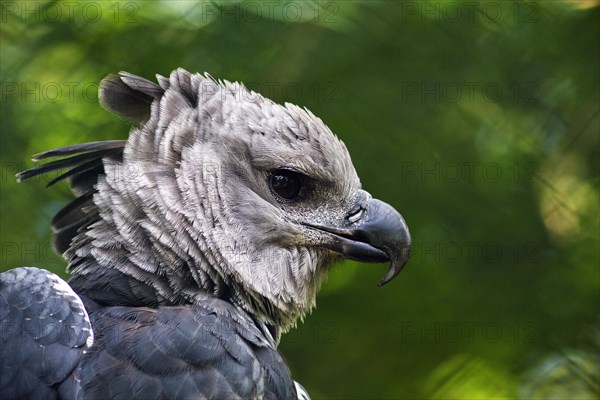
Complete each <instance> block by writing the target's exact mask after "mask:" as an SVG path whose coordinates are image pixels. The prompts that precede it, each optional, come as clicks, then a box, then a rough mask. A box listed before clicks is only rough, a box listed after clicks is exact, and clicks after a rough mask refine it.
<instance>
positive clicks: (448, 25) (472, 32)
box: [0, 1, 600, 399]
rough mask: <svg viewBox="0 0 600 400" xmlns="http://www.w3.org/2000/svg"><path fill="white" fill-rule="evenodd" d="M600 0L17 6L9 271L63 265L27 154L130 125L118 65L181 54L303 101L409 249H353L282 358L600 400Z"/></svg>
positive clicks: (415, 379) (3, 66)
mask: <svg viewBox="0 0 600 400" xmlns="http://www.w3.org/2000/svg"><path fill="white" fill-rule="evenodd" d="M598 3H599V2H598V1H542V2H525V1H496V2H486V1H471V2H457V1H451V2H437V1H419V2H390V1H369V2H357V1H344V2H327V1H323V2H315V1H285V2H282V1H250V2H245V3H239V2H234V1H228V2H220V1H219V2H214V1H174V2H166V1H164V2H156V3H154V2H146V1H123V2H114V1H103V2H94V1H90V2H79V1H73V2H66V3H60V2H58V3H57V2H45V1H27V2H18V1H3V2H2V3H1V7H2V14H1V18H2V21H1V25H0V26H1V28H0V29H1V30H0V45H1V63H0V72H1V89H2V92H1V118H0V124H1V125H0V140H1V153H0V154H1V167H2V170H1V177H0V179H1V192H0V195H1V208H0V211H1V212H0V217H1V221H0V229H1V231H0V244H1V249H0V256H1V263H0V264H1V270H6V269H10V268H13V267H17V266H23V265H31V266H39V267H43V268H47V269H49V270H52V271H54V272H56V273H59V274H61V276H63V277H66V276H67V275H66V273H65V266H66V263H65V262H64V260H63V259H62V258H61V257H60V256H58V255H56V254H54V253H53V250H52V247H51V231H50V228H49V221H50V219H51V217H52V216H53V215H54V213H56V211H58V210H59V209H60V208H61V207H62V206H63V205H64V204H66V203H67V201H68V200H69V199H70V198H71V194H70V192H69V190H68V188H67V186H66V185H64V186H60V187H54V188H52V189H48V190H46V189H45V188H44V186H45V183H46V182H47V181H48V179H46V178H40V179H35V180H34V181H33V182H28V183H26V184H21V185H19V184H17V183H16V182H15V180H14V174H15V173H16V172H18V171H19V170H22V169H26V168H29V167H31V166H33V165H34V163H33V162H31V161H29V159H30V156H31V155H32V154H35V153H38V152H40V151H43V150H47V149H51V148H55V147H59V146H63V145H68V144H72V143H80V142H86V141H94V140H104V139H121V138H126V137H127V132H128V126H127V125H126V123H125V122H123V121H121V120H119V119H118V118H117V117H115V116H112V115H110V114H109V113H108V112H106V111H104V110H103V109H101V108H100V106H99V105H98V101H97V93H96V91H97V87H98V83H99V82H100V80H101V79H102V78H103V77H104V76H106V75H107V74H109V73H115V72H118V71H121V70H125V71H129V72H132V73H135V74H137V75H141V76H145V77H148V78H150V79H152V78H153V76H154V74H155V73H160V74H162V75H168V74H169V73H170V72H171V71H172V70H173V69H175V68H177V67H184V68H186V69H188V70H190V71H193V72H194V71H197V72H205V71H206V72H209V73H210V74H211V75H212V76H214V77H216V78H221V79H227V80H231V81H242V82H244V83H246V85H247V86H248V87H250V88H251V89H253V90H255V91H257V92H260V93H262V94H263V95H265V96H268V97H270V98H272V99H273V100H275V101H277V102H284V101H289V102H292V103H296V104H299V105H301V106H306V107H307V108H309V109H310V110H311V111H313V112H314V113H315V114H316V115H318V116H319V117H321V118H322V119H323V120H324V121H325V123H326V124H328V126H329V127H330V128H331V129H332V131H333V132H335V133H336V134H337V135H338V136H339V137H340V138H341V139H342V140H343V141H344V142H345V143H346V145H347V147H348V149H349V151H350V154H351V155H352V157H353V161H354V165H355V167H356V169H357V171H358V173H359V176H360V177H361V180H362V183H363V186H364V188H365V189H366V190H368V191H369V192H371V193H372V194H373V195H374V196H375V197H378V198H380V199H382V200H384V201H386V202H389V203H391V204H392V205H393V206H394V207H396V208H397V209H398V210H399V211H400V212H401V213H402V214H403V215H404V217H405V218H406V220H407V223H408V225H409V227H410V229H411V233H412V235H413V240H414V247H413V256H412V259H411V261H410V263H409V265H408V266H407V268H406V269H405V271H404V272H402V274H401V275H400V276H399V277H398V278H397V279H396V280H395V281H394V282H392V283H391V284H389V285H387V286H385V287H382V288H380V287H377V286H376V282H377V281H378V279H379V278H380V277H381V276H382V275H383V273H384V271H385V266H383V265H366V264H365V265H362V264H359V263H354V262H346V263H344V264H341V265H339V266H337V267H336V268H335V269H334V270H333V272H332V273H331V275H330V279H329V281H328V282H327V283H326V284H325V286H324V287H323V289H322V292H321V293H320V295H319V298H318V307H317V309H316V310H315V311H314V312H313V314H312V315H311V316H309V317H308V318H307V319H306V321H305V322H304V323H302V324H299V326H298V328H297V329H295V330H292V331H291V332H289V333H288V334H287V335H286V336H284V338H283V340H282V343H281V346H280V348H281V351H282V352H283V354H284V355H285V357H286V359H287V361H288V362H289V365H290V367H291V369H292V373H293V375H294V377H295V379H296V380H298V381H299V382H301V383H302V384H303V385H304V386H305V387H306V388H307V390H308V391H309V393H310V394H311V395H312V397H313V398H314V399H320V398H340V399H342V398H343V399H351V398H355V399H363V398H390V399H391V398H453V399H458V398H460V399H482V398H511V399H512V398H523V399H529V398H535V397H538V398H598V395H599V392H600V389H599V387H600V383H599V382H600V378H599V374H600V368H599V363H600V361H599V357H600V340H599V321H600V319H599V316H600V298H599V293H600V290H599V289H600V272H599V265H600V254H599V238H600V234H599V224H600V222H599V211H600V210H599V204H600V199H599V183H600V182H599V168H600V164H599V160H600V154H599V153H600V151H599V146H598V144H599V143H598V142H599V109H600V103H599V89H600V85H599V77H600V59H599V51H600V50H599V49H600V23H599V22H600V18H599V16H600V14H599V13H600V8H599V4H598Z"/></svg>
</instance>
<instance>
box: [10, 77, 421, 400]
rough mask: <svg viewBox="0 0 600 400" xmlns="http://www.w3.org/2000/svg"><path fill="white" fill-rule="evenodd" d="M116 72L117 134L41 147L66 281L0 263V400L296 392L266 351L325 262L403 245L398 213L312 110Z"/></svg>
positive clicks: (105, 95) (234, 90)
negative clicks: (59, 196)
mask: <svg viewBox="0 0 600 400" xmlns="http://www.w3.org/2000/svg"><path fill="white" fill-rule="evenodd" d="M157 79H158V84H156V83H153V82H151V81H148V80H146V79H143V78H141V77H138V76H135V75H132V74H129V73H120V74H118V75H111V76H108V77H107V78H106V79H104V80H103V81H102V83H101V85H100V94H99V96H100V102H101V103H102V105H103V106H104V107H105V108H107V109H108V110H110V111H112V112H114V113H116V114H117V115H119V116H121V117H123V118H125V119H126V120H128V121H130V122H131V123H132V124H133V128H132V130H131V133H130V135H129V138H128V139H127V140H125V141H102V142H93V143H84V144H77V145H73V146H67V147H63V148H59V149H55V150H50V151H46V152H43V153H40V154H38V155H36V156H34V160H43V159H48V158H58V160H54V161H52V162H49V163H47V164H43V165H40V166H36V167H35V168H32V169H30V170H27V171H24V172H21V173H19V174H18V179H19V180H25V179H28V178H31V177H33V176H37V175H40V174H45V173H47V172H50V171H57V170H66V172H64V173H62V174H61V175H60V176H58V177H57V178H56V179H54V180H52V181H51V182H50V183H49V185H52V184H54V183H56V182H58V181H61V180H67V181H68V182H69V183H70V185H71V188H72V190H73V192H74V193H75V195H76V196H77V197H76V199H75V200H74V201H72V202H71V203H70V204H68V205H67V206H66V207H64V208H63V209H62V210H61V211H59V212H58V214H57V215H56V216H55V217H54V218H53V220H52V227H53V230H54V231H55V247H56V249H57V250H58V252H59V253H61V254H62V255H63V256H64V257H65V258H66V259H67V260H68V271H70V273H71V278H70V279H69V281H68V283H67V282H65V281H63V280H62V279H60V278H59V277H58V276H56V275H54V274H52V273H50V272H48V271H45V270H41V269H38V268H32V267H21V268H16V269H13V270H10V271H7V272H4V273H2V274H1V275H0V320H1V322H2V332H1V333H2V337H1V350H0V351H1V361H0V364H1V365H2V370H1V376H0V398H2V399H4V400H7V399H27V398H30V399H42V398H43V399H57V398H61V399H75V398H84V399H106V398H115V399H135V398H140V399H155V398H156V399H158V398H170V399H178V398H194V399H250V398H251V399H261V398H265V399H293V398H307V397H308V396H307V395H306V393H305V392H304V390H303V389H302V387H301V386H300V385H299V384H297V383H296V382H294V380H293V379H292V377H291V375H290V371H289V369H288V367H287V366H286V364H285V363H284V361H283V359H282V356H281V355H280V353H279V352H278V351H277V344H278V342H279V339H280V337H281V335H282V333H285V332H286V331H287V330H288V329H290V327H292V326H294V324H295V323H296V321H297V320H298V319H299V318H303V317H304V316H305V315H306V313H308V312H309V311H310V310H311V309H312V308H313V307H314V305H315V296H316V293H317V291H318V289H319V287H320V286H321V283H322V282H323V280H324V279H325V277H326V276H327V273H328V271H329V269H330V267H331V265H332V263H334V262H335V261H336V260H339V259H341V258H349V259H353V260H359V261H365V262H385V261H389V262H390V267H389V270H388V271H387V273H386V275H385V276H384V278H383V280H382V281H381V282H380V284H384V283H386V282H389V281H390V280H391V279H393V278H394V277H395V276H396V275H397V274H398V273H399V272H400V270H401V269H402V267H403V266H404V264H405V263H406V261H407V259H408V257H409V253H410V236H409V233H408V229H407V227H406V224H405V222H404V220H403V218H402V217H401V215H400V214H399V213H398V212H397V211H396V210H395V209H394V208H392V207H391V206H390V205H388V204H386V203H384V202H382V201H379V200H377V199H373V198H372V197H371V195H370V194H369V193H367V192H366V191H364V190H362V189H361V184H360V181H359V179H358V176H357V174H356V171H355V169H354V167H353V165H352V162H351V160H350V156H349V154H348V151H347V149H346V147H345V145H344V144H343V143H342V142H341V141H340V140H339V139H338V138H337V137H336V136H335V135H334V134H333V133H332V132H331V131H330V130H329V128H328V127H327V126H325V124H324V123H323V122H322V121H321V120H320V119H319V118H317V117H315V116H314V115H313V114H312V113H311V112H310V111H308V110H306V109H302V108H299V107H297V106H295V105H292V104H285V105H283V106H282V105H279V104H276V103H274V102H272V101H271V100H268V99H266V98H264V97H263V96H261V95H260V94H257V93H254V92H252V91H249V90H247V89H246V88H245V87H244V86H243V85H242V84H240V83H231V82H228V81H218V80H215V79H213V78H212V77H211V76H210V75H208V74H205V75H201V74H190V73H189V72H187V71H185V70H182V69H178V70H176V71H174V72H173V73H172V74H171V75H170V77H169V78H166V77H163V76H159V75H157Z"/></svg>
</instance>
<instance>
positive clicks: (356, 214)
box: [346, 206, 365, 224]
mask: <svg viewBox="0 0 600 400" xmlns="http://www.w3.org/2000/svg"><path fill="white" fill-rule="evenodd" d="M364 212H365V209H364V208H363V207H362V206H358V208H357V209H356V210H354V211H352V212H350V214H349V215H348V217H346V219H347V220H348V222H350V223H351V224H353V223H355V222H356V221H358V220H359V219H360V218H361V217H362V215H363V213H364Z"/></svg>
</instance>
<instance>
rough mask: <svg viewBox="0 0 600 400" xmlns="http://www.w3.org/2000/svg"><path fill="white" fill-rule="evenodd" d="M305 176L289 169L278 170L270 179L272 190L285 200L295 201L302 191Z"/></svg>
mask: <svg viewBox="0 0 600 400" xmlns="http://www.w3.org/2000/svg"><path fill="white" fill-rule="evenodd" d="M303 178H304V176H303V175H302V174H300V173H298V172H294V171H290V170H288V169H277V170H275V171H273V173H272V174H271V177H270V179H269V180H270V184H271V189H272V190H273V192H275V194H277V195H278V196H279V197H281V198H283V199H285V200H294V199H296V198H297V197H298V196H299V195H300V192H301V191H302V188H303V186H304V185H303V183H304V179H303Z"/></svg>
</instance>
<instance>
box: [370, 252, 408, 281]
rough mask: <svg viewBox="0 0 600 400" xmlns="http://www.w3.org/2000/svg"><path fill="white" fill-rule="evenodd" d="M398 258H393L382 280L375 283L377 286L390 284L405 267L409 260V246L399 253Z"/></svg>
mask: <svg viewBox="0 0 600 400" xmlns="http://www.w3.org/2000/svg"><path fill="white" fill-rule="evenodd" d="M400 255H401V256H400V257H398V258H393V259H392V260H391V262H390V267H389V268H388V270H387V272H386V273H385V275H384V276H383V278H382V279H381V280H380V281H379V282H377V286H383V285H385V284H387V283H389V282H391V281H392V280H393V279H394V278H395V277H396V276H398V274H399V273H400V272H402V270H403V269H404V267H405V266H406V264H407V263H408V259H409V258H410V244H409V245H408V246H406V247H404V248H403V249H402V250H401V251H400Z"/></svg>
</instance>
